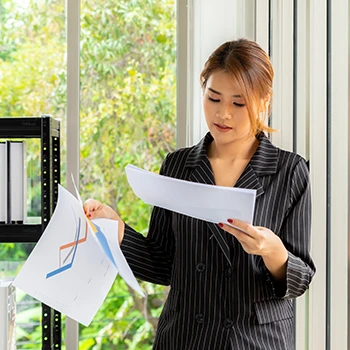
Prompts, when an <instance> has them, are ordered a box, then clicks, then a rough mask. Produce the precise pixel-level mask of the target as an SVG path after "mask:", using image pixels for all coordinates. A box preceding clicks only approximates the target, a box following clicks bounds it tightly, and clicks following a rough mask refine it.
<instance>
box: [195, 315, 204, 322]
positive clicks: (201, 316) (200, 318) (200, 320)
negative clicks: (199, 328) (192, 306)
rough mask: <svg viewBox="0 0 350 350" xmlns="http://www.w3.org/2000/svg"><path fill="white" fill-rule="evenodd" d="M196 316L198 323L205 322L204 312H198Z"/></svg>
mask: <svg viewBox="0 0 350 350" xmlns="http://www.w3.org/2000/svg"><path fill="white" fill-rule="evenodd" d="M195 318H196V322H197V323H203V322H204V316H203V314H197V315H196V317H195Z"/></svg>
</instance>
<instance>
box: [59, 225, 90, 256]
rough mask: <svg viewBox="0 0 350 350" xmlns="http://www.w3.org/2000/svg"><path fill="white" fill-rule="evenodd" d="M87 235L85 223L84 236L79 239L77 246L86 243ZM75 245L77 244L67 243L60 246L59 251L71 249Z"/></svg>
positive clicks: (74, 242)
mask: <svg viewBox="0 0 350 350" xmlns="http://www.w3.org/2000/svg"><path fill="white" fill-rule="evenodd" d="M87 233H88V223H86V229H85V236H84V237H83V238H80V239H79V241H78V244H80V243H84V242H86V239H87ZM76 244H77V242H76V241H73V242H71V243H67V244H65V245H61V246H60V250H63V249H66V248H69V247H73V246H75V245H76Z"/></svg>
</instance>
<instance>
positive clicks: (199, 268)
mask: <svg viewBox="0 0 350 350" xmlns="http://www.w3.org/2000/svg"><path fill="white" fill-rule="evenodd" d="M196 270H197V271H198V272H199V273H201V272H203V271H204V270H205V264H203V263H199V264H198V265H197V266H196Z"/></svg>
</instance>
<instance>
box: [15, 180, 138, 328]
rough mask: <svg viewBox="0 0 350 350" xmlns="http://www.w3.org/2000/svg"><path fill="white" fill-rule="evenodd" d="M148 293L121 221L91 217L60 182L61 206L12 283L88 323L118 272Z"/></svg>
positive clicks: (79, 320) (70, 315) (73, 317)
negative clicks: (121, 236) (130, 258)
mask: <svg viewBox="0 0 350 350" xmlns="http://www.w3.org/2000/svg"><path fill="white" fill-rule="evenodd" d="M118 273H119V274H120V275H121V277H122V278H123V279H124V280H125V282H126V283H127V284H128V285H129V286H130V287H131V288H133V289H134V290H135V291H136V292H138V293H139V294H140V295H141V296H144V294H143V292H142V290H141V288H140V286H139V284H138V282H137V280H136V279H135V277H134V275H133V273H132V271H131V269H130V267H129V265H128V263H127V261H126V259H125V257H124V255H123V253H122V251H121V250H120V247H119V243H118V222H117V221H114V220H107V219H97V220H93V221H90V220H88V219H87V218H86V216H85V214H84V211H83V208H82V204H81V201H79V200H78V199H76V198H75V197H74V196H73V195H72V194H71V193H70V192H69V191H67V190H66V189H64V188H63V187H62V186H59V196H58V203H57V205H56V209H55V211H54V213H53V215H52V217H51V220H50V222H49V224H48V226H47V227H46V229H45V231H44V233H43V235H42V237H41V238H40V240H39V241H38V243H37V244H36V246H35V248H34V249H33V251H32V253H31V254H30V256H29V257H28V259H27V261H26V262H25V264H24V266H23V268H22V269H21V271H20V272H19V274H18V275H17V277H16V278H15V280H14V282H13V284H14V286H16V287H17V288H19V289H21V290H23V291H24V292H26V293H27V294H29V295H31V296H32V297H34V298H36V299H37V300H39V301H41V302H42V303H44V304H47V305H49V306H50V307H52V308H54V309H55V310H57V311H60V312H61V313H62V314H65V315H67V316H69V317H70V318H72V319H74V320H76V321H77V322H79V323H81V324H83V325H85V326H88V325H89V324H90V322H91V321H92V319H93V318H94V316H95V314H96V313H97V311H98V309H99V308H100V306H101V305H102V303H103V301H104V299H105V297H106V296H107V294H108V292H109V290H110V288H111V286H112V284H113V282H114V280H115V278H116V276H117V274H118Z"/></svg>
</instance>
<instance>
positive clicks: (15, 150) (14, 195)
mask: <svg viewBox="0 0 350 350" xmlns="http://www.w3.org/2000/svg"><path fill="white" fill-rule="evenodd" d="M7 157H8V177H7V182H8V185H7V198H8V207H7V217H8V223H13V224H15V223H23V222H25V221H26V218H27V210H26V208H27V206H26V202H27V171H26V159H27V157H26V147H25V141H7Z"/></svg>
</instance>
